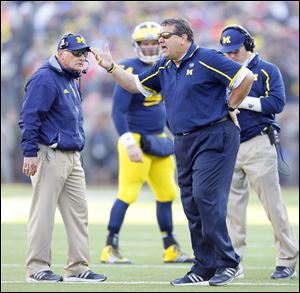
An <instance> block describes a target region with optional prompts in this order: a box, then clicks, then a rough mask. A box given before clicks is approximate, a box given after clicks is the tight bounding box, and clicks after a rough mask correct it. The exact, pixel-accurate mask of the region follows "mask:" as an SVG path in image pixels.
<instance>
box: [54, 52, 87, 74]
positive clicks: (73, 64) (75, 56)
mask: <svg viewBox="0 0 300 293" xmlns="http://www.w3.org/2000/svg"><path fill="white" fill-rule="evenodd" d="M87 55H88V52H87V51H86V50H77V51H69V50H60V51H58V57H59V61H60V62H61V63H62V65H63V66H64V67H66V68H67V69H70V70H74V71H78V72H80V71H82V69H83V68H84V63H85V59H86V57H87Z"/></svg>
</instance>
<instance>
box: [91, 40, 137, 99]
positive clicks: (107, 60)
mask: <svg viewBox="0 0 300 293" xmlns="http://www.w3.org/2000/svg"><path fill="white" fill-rule="evenodd" d="M104 49H105V50H104V52H100V51H99V50H98V49H96V48H93V47H91V52H92V53H93V54H94V56H95V59H96V61H97V62H98V64H99V65H100V66H101V67H102V68H104V69H105V70H106V71H107V72H108V73H110V74H111V75H112V77H113V78H114V79H115V81H116V82H117V83H118V84H119V85H120V86H121V87H122V88H124V89H125V90H127V91H128V92H130V93H132V94H137V93H139V92H140V91H139V90H138V88H137V87H136V85H135V82H134V75H133V74H132V73H130V72H128V71H126V70H124V69H122V68H120V67H119V66H117V65H116V64H115V63H114V62H113V59H112V56H111V54H110V51H109V47H108V44H105V48H104Z"/></svg>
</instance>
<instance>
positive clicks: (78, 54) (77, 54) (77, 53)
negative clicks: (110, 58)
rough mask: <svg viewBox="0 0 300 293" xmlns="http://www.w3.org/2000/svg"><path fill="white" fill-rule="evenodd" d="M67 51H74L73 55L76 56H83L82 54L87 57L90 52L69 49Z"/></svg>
mask: <svg viewBox="0 0 300 293" xmlns="http://www.w3.org/2000/svg"><path fill="white" fill-rule="evenodd" d="M67 51H68V52H70V53H72V55H73V56H74V57H81V56H82V55H83V56H84V57H87V55H88V53H89V52H88V51H82V50H75V51H71V50H67Z"/></svg>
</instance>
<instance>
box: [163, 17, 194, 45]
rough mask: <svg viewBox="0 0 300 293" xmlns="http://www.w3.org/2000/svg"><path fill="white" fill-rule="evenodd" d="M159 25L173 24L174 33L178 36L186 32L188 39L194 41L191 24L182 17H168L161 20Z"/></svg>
mask: <svg viewBox="0 0 300 293" xmlns="http://www.w3.org/2000/svg"><path fill="white" fill-rule="evenodd" d="M160 25H161V26H166V25H174V26H175V31H174V33H176V34H178V35H180V36H182V35H183V34H186V35H187V36H188V41H190V42H193V41H194V32H193V30H192V28H191V26H190V25H189V23H188V21H187V20H186V19H184V18H168V19H165V20H163V22H162V23H161V24H160Z"/></svg>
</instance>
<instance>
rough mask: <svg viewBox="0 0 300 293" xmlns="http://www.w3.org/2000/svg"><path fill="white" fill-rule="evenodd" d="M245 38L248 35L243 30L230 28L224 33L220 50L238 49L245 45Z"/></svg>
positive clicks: (224, 51) (226, 51)
mask: <svg viewBox="0 0 300 293" xmlns="http://www.w3.org/2000/svg"><path fill="white" fill-rule="evenodd" d="M245 39H246V36H245V35H244V34H243V33H242V32H240V31H238V30H236V29H234V28H229V29H227V30H225V31H224V32H223V33H222V36H221V44H222V48H221V50H220V51H221V52H223V53H228V52H233V51H236V50H238V49H239V48H240V47H242V46H243V45H244V42H245Z"/></svg>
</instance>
